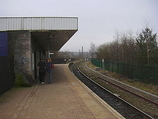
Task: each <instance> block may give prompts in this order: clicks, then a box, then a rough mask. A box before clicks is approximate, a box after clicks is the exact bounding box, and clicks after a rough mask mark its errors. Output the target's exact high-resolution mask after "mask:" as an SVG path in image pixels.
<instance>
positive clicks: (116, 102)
mask: <svg viewBox="0 0 158 119" xmlns="http://www.w3.org/2000/svg"><path fill="white" fill-rule="evenodd" d="M79 64H80V62H78V63H75V64H70V69H71V71H72V72H73V73H74V74H75V75H76V76H77V77H78V78H79V79H80V80H81V81H82V82H83V83H84V84H85V85H87V86H88V87H89V88H90V89H91V90H92V91H93V92H95V93H96V94H97V95H98V96H100V97H101V98H102V99H103V100H104V101H106V102H107V103H108V104H109V105H110V106H111V107H113V108H114V109H115V110H117V111H118V112H119V113H120V114H121V115H123V116H124V117H125V118H127V119H156V118H154V117H152V116H150V115H148V114H146V113H145V112H143V111H141V110H139V109H138V108H136V107H134V106H133V105H131V104H129V103H128V102H126V101H125V100H123V99H121V98H120V97H119V96H118V95H116V94H113V93H112V92H110V91H109V90H107V89H105V88H104V87H103V86H101V85H99V84H98V83H96V82H94V81H93V80H92V79H90V78H89V77H88V76H87V75H85V74H84V73H83V72H82V71H81V70H80V68H79ZM101 80H103V79H101Z"/></svg>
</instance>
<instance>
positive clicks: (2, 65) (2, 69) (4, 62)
mask: <svg viewBox="0 0 158 119" xmlns="http://www.w3.org/2000/svg"><path fill="white" fill-rule="evenodd" d="M14 79H15V76H14V58H13V57H8V56H0V95H2V94H3V93H4V92H6V91H8V90H10V89H11V88H12V87H13V86H14Z"/></svg>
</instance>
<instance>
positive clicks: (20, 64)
mask: <svg viewBox="0 0 158 119" xmlns="http://www.w3.org/2000/svg"><path fill="white" fill-rule="evenodd" d="M8 36H9V37H8V39H9V40H8V41H9V48H8V49H9V55H14V63H15V64H14V66H15V67H14V71H15V73H18V74H22V76H23V78H24V80H25V81H26V82H27V83H31V82H32V71H31V33H30V32H29V31H13V32H8Z"/></svg>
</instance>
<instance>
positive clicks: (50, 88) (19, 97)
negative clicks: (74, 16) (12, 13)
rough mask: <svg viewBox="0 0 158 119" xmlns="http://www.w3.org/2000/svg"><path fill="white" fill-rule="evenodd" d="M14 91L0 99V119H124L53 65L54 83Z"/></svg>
mask: <svg viewBox="0 0 158 119" xmlns="http://www.w3.org/2000/svg"><path fill="white" fill-rule="evenodd" d="M46 82H47V77H46V81H45V84H44V85H41V84H38V85H35V86H33V87H28V88H16V89H12V90H11V91H8V92H7V93H5V94H4V95H2V96H1V97H0V119H124V117H122V116H121V115H120V114H119V113H117V112H116V111H115V110H114V109H112V108H111V107H110V106H109V105H108V104H106V103H105V102H104V101H102V100H101V99H100V98H99V97H98V96H96V95H95V94H94V93H93V92H92V91H91V90H90V89H89V88H87V87H86V86H85V85H84V84H83V83H82V82H80V81H79V80H78V79H77V78H76V77H75V76H74V74H73V73H72V72H71V71H70V70H69V68H68V65H67V64H56V65H55V68H54V69H53V82H52V83H51V84H46Z"/></svg>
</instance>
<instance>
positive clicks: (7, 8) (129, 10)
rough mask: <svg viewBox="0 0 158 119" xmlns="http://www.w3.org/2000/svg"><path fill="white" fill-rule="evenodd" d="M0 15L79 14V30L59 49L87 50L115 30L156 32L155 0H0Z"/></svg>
mask: <svg viewBox="0 0 158 119" xmlns="http://www.w3.org/2000/svg"><path fill="white" fill-rule="evenodd" d="M0 16H29V17H36V16H40V17H42V16H44V17H45V16H47V17H48V16H51V17H78V31H77V32H76V33H75V34H74V35H73V36H72V38H71V39H70V40H69V41H68V42H67V43H66V44H65V45H64V46H63V48H62V49H61V50H62V51H77V52H78V51H79V50H80V51H81V49H82V46H83V49H84V51H89V49H90V44H91V43H94V44H95V45H96V46H99V45H101V44H104V43H108V42H112V41H114V36H115V33H116V32H126V31H129V30H130V31H132V32H133V34H136V32H140V31H141V30H142V29H144V28H145V27H146V25H147V26H149V28H151V29H153V33H158V0H0Z"/></svg>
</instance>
